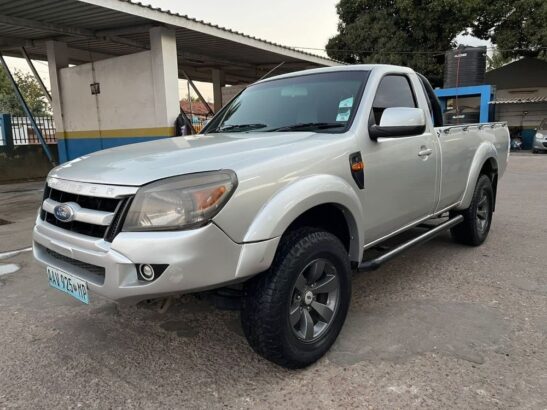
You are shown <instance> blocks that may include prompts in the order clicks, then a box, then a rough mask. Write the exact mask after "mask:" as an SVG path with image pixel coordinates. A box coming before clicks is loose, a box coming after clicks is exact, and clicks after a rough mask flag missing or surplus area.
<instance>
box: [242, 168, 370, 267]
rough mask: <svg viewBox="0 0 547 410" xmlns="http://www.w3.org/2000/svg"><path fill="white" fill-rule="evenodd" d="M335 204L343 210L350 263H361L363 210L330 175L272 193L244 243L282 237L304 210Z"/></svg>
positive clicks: (339, 180)
mask: <svg viewBox="0 0 547 410" xmlns="http://www.w3.org/2000/svg"><path fill="white" fill-rule="evenodd" d="M328 203H330V204H335V205H337V206H339V207H340V209H341V210H342V211H343V213H344V216H345V217H346V221H347V223H348V226H349V231H350V235H351V244H350V257H351V260H357V261H360V260H361V252H362V246H363V243H364V235H363V228H362V226H363V224H362V221H363V209H362V206H361V202H360V200H359V197H358V196H357V194H356V192H355V190H354V189H353V188H352V187H351V186H350V185H349V184H348V183H347V182H346V181H344V180H343V179H342V178H340V177H337V176H334V175H310V176H307V177H305V178H301V179H298V180H296V181H294V182H292V183H290V184H289V185H287V186H285V187H284V188H283V189H281V190H279V191H278V192H276V193H275V195H274V196H273V197H271V198H270V199H269V200H268V202H267V203H266V204H265V205H264V206H263V207H262V208H261V209H260V212H259V213H258V214H257V216H256V218H255V219H254V220H253V222H252V224H251V225H250V227H249V229H248V231H247V233H246V234H245V238H244V242H255V241H262V240H265V239H270V238H275V237H278V236H281V235H283V233H284V232H285V230H286V229H287V228H288V227H289V225H290V224H291V223H292V222H293V221H294V220H295V219H296V218H298V217H299V216H300V215H302V214H303V213H304V212H306V211H307V210H309V209H311V208H313V207H315V206H318V205H322V204H328Z"/></svg>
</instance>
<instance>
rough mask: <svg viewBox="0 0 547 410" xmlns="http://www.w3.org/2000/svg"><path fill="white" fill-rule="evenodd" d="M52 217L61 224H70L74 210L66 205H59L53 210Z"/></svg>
mask: <svg viewBox="0 0 547 410" xmlns="http://www.w3.org/2000/svg"><path fill="white" fill-rule="evenodd" d="M53 215H55V218H57V220H59V221H61V222H70V221H72V219H74V209H72V207H71V206H70V205H68V204H60V205H57V206H56V207H55V208H53Z"/></svg>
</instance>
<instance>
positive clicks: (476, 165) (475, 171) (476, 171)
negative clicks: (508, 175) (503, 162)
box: [456, 142, 498, 210]
mask: <svg viewBox="0 0 547 410" xmlns="http://www.w3.org/2000/svg"><path fill="white" fill-rule="evenodd" d="M497 157H498V153H497V151H496V147H495V146H494V144H492V143H491V142H483V143H481V145H479V147H478V148H477V151H476V152H475V156H474V157H473V161H472V162H471V167H470V169H469V175H468V176H467V184H466V186H465V191H464V193H463V197H462V200H461V201H460V204H459V205H458V206H457V207H456V209H459V210H463V209H467V208H469V206H470V205H471V200H472V199H473V192H475V185H476V184H477V180H478V179H479V175H480V172H481V169H482V167H483V165H484V164H485V163H486V161H488V160H489V159H490V158H493V159H494V160H495V161H496V163H497V162H498V161H497Z"/></svg>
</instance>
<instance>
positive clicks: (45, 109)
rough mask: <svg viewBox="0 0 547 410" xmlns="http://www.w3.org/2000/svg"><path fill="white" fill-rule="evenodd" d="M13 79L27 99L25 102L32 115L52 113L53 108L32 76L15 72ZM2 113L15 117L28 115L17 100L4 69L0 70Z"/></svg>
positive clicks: (0, 109)
mask: <svg viewBox="0 0 547 410" xmlns="http://www.w3.org/2000/svg"><path fill="white" fill-rule="evenodd" d="M13 77H14V78H15V81H16V82H17V84H18V85H19V89H20V90H21V93H22V94H23V96H24V97H25V101H26V102H27V104H28V106H29V108H30V111H31V112H32V114H34V115H38V116H39V115H47V114H49V113H50V112H51V108H50V106H49V103H48V101H47V100H46V98H45V97H44V93H43V92H42V88H41V87H40V84H38V81H36V79H35V78H34V77H33V75H32V74H30V73H23V72H22V71H19V70H15V73H14V74H13ZM0 112H4V113H9V114H11V115H14V116H25V115H26V114H25V112H24V111H23V107H22V106H21V104H20V103H19V100H18V99H17V96H16V94H15V91H14V90H13V86H12V85H11V83H10V81H9V79H8V76H7V74H6V72H5V71H4V70H3V69H2V68H0Z"/></svg>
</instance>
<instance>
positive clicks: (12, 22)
mask: <svg viewBox="0 0 547 410" xmlns="http://www.w3.org/2000/svg"><path fill="white" fill-rule="evenodd" d="M0 24H4V25H7V26H12V27H23V28H28V29H33V30H40V31H45V32H50V33H56V34H64V35H67V36H71V37H83V38H94V39H98V40H107V41H111V42H113V43H118V44H123V45H126V46H130V47H134V48H139V49H145V50H147V49H148V47H146V46H145V45H144V44H142V43H139V42H137V41H134V40H130V39H127V38H123V37H118V36H106V35H98V34H97V33H96V32H95V31H93V30H88V29H85V28H76V27H70V26H59V25H57V24H51V23H45V22H43V21H37V20H30V19H26V18H21V17H13V16H7V15H4V14H0ZM57 40H58V41H59V39H57ZM61 41H64V40H61Z"/></svg>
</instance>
